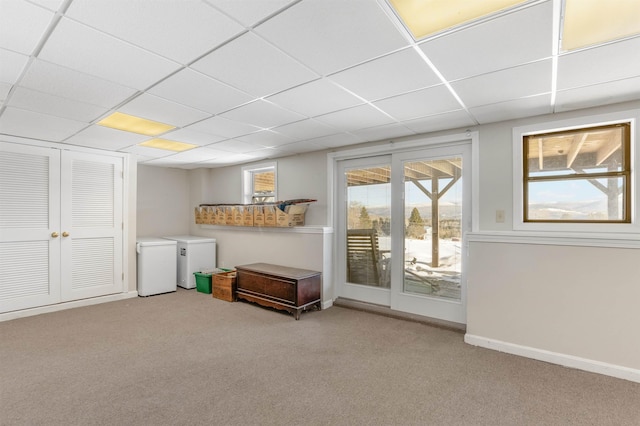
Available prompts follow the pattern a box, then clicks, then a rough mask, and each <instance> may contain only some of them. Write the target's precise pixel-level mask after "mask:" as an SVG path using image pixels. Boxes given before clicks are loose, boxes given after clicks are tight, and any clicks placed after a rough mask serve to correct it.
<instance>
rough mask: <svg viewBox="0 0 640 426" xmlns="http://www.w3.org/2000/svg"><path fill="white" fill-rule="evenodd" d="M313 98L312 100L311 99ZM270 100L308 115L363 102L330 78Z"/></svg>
mask: <svg viewBox="0 0 640 426" xmlns="http://www.w3.org/2000/svg"><path fill="white" fill-rule="evenodd" d="M311 99H312V100H313V101H312V102H310V100H311ZM268 100H269V101H271V102H273V103H275V104H277V105H280V106H282V107H284V108H288V109H290V110H292V111H296V112H299V113H301V114H304V115H306V116H308V117H315V116H316V115H321V114H326V113H328V112H333V111H336V110H340V109H345V108H349V107H352V106H356V105H359V104H362V103H363V101H362V100H361V99H359V98H357V97H356V96H354V95H352V94H351V93H349V92H347V91H346V90H344V89H343V88H341V87H339V86H337V85H335V84H334V83H332V82H331V81H330V80H328V79H319V80H316V81H312V82H311V83H306V84H303V85H301V86H298V87H294V88H293V89H289V90H286V91H284V92H280V93H278V94H277V95H274V96H271V97H269V98H268Z"/></svg>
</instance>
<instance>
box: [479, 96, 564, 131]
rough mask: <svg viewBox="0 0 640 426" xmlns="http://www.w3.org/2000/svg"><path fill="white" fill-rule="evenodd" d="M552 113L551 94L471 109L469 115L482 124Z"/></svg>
mask: <svg viewBox="0 0 640 426" xmlns="http://www.w3.org/2000/svg"><path fill="white" fill-rule="evenodd" d="M551 112H552V108H551V95H550V94H544V95H539V96H532V97H529V98H523V99H516V100H512V101H507V102H500V103H496V104H492V105H484V106H480V107H477V108H469V113H471V115H473V116H474V117H475V119H476V120H477V121H478V122H479V123H480V124H485V123H492V122H496V121H504V120H512V119H515V118H523V117H533V116H536V115H542V114H550V113H551Z"/></svg>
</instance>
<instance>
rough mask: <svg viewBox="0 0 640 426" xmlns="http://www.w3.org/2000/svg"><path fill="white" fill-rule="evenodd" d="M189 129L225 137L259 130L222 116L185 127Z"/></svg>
mask: <svg viewBox="0 0 640 426" xmlns="http://www.w3.org/2000/svg"><path fill="white" fill-rule="evenodd" d="M187 129H189V130H195V131H197V132H202V133H207V134H211V135H215V136H222V137H225V138H235V137H237V136H244V135H248V134H249V133H253V132H257V131H259V130H261V129H260V128H259V127H255V126H250V125H248V124H243V123H238V122H236V121H232V120H227V119H226V118H222V117H211V118H207V119H206V120H203V121H200V122H198V123H195V124H192V125H191V126H189V127H187Z"/></svg>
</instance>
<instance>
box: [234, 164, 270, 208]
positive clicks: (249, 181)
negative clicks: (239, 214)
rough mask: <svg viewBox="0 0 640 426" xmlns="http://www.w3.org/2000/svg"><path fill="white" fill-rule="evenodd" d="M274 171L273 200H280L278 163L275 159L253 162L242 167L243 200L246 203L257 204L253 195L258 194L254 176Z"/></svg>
mask: <svg viewBox="0 0 640 426" xmlns="http://www.w3.org/2000/svg"><path fill="white" fill-rule="evenodd" d="M269 171H273V174H274V176H273V182H274V188H273V200H274V201H277V200H278V163H277V162H275V161H272V162H268V163H260V164H253V165H250V166H244V167H242V202H243V203H244V204H256V203H255V202H254V201H253V197H254V196H255V195H256V194H255V192H254V180H253V177H254V176H255V175H256V174H257V173H264V172H269Z"/></svg>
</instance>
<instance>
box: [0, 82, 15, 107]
mask: <svg viewBox="0 0 640 426" xmlns="http://www.w3.org/2000/svg"><path fill="white" fill-rule="evenodd" d="M11 87H12V86H11V85H10V84H8V83H0V103H2V102H4V101H5V99H6V98H7V96H8V95H9V91H10V90H11Z"/></svg>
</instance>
